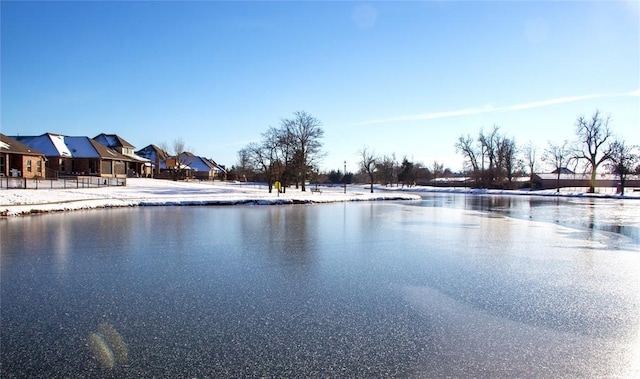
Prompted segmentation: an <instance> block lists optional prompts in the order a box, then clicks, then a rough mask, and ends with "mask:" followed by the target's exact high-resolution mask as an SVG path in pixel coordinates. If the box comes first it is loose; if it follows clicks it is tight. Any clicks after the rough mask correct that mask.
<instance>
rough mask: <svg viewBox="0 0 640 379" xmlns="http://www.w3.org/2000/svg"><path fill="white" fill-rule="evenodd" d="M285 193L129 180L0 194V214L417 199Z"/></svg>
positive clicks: (328, 190) (332, 191)
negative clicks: (118, 183) (117, 183)
mask: <svg viewBox="0 0 640 379" xmlns="http://www.w3.org/2000/svg"><path fill="white" fill-rule="evenodd" d="M311 188H312V186H310V187H308V188H307V191H306V192H302V191H301V190H299V189H298V190H296V189H295V188H288V189H287V191H286V193H281V194H278V193H277V192H276V191H275V190H274V192H273V193H268V191H267V188H266V186H263V185H256V184H246V183H224V182H215V183H214V184H212V183H210V182H209V183H205V182H203V183H200V182H174V181H168V180H156V179H137V178H131V179H127V185H126V186H125V187H101V188H81V189H38V190H30V189H2V190H0V215H2V216H14V215H23V214H30V213H44V212H59V211H69V210H80V209H92V208H107V207H126V206H143V205H235V204H294V203H329V202H343V201H375V200H419V199H420V197H419V196H417V195H415V194H410V193H398V192H381V193H374V194H370V193H365V192H364V190H363V187H361V186H358V187H351V188H349V190H348V191H347V193H346V194H345V193H344V189H343V188H342V187H324V186H323V187H319V188H320V189H321V192H320V193H318V192H311V191H310V189H311Z"/></svg>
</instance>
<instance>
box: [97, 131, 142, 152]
mask: <svg viewBox="0 0 640 379" xmlns="http://www.w3.org/2000/svg"><path fill="white" fill-rule="evenodd" d="M93 139H94V140H96V141H98V142H100V143H101V144H103V145H105V146H106V147H110V148H114V147H130V148H132V149H134V148H135V146H133V145H132V144H130V143H129V142H127V141H125V140H124V138H122V137H120V136H119V135H117V134H104V133H100V134H98V135H97V136H95V137H93Z"/></svg>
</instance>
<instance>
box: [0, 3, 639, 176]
mask: <svg viewBox="0 0 640 379" xmlns="http://www.w3.org/2000/svg"><path fill="white" fill-rule="evenodd" d="M1 11H2V12H1V18H2V19H1V21H2V26H1V27H2V30H1V31H2V34H1V42H2V45H1V53H2V55H1V63H2V67H1V75H2V76H1V96H2V97H1V108H2V109H1V110H2V114H1V122H2V124H1V127H0V130H1V131H2V133H4V134H7V135H16V134H21V135H39V134H42V133H44V132H54V133H60V134H66V135H88V136H91V137H93V136H95V135H97V134H99V133H102V132H104V133H116V134H118V135H120V136H121V137H123V138H125V139H126V140H128V141H129V142H131V143H132V144H134V145H136V147H137V148H142V147H144V146H146V145H148V144H151V143H154V144H161V143H163V142H165V143H167V144H168V145H171V143H172V141H173V140H175V139H176V138H181V139H182V140H184V142H185V143H186V145H187V147H188V148H189V149H190V150H191V151H192V152H194V153H195V154H198V155H202V156H206V157H211V158H213V159H215V160H216V161H218V162H219V163H221V164H225V165H228V166H231V165H233V164H234V163H235V162H236V161H237V159H236V152H237V151H238V150H239V149H241V148H242V147H243V146H245V145H246V144H247V143H249V142H251V141H257V140H259V139H260V134H261V133H262V132H264V131H266V130H267V128H268V127H269V126H277V125H278V124H279V122H280V119H281V118H284V117H289V116H291V115H292V113H293V112H294V111H298V110H305V111H307V112H309V113H311V114H312V115H314V116H315V117H317V118H318V119H319V120H320V121H321V122H322V123H323V128H324V130H325V138H324V145H325V151H326V152H327V155H326V157H325V159H324V161H323V162H322V164H321V168H322V169H342V166H343V163H342V162H343V161H345V160H346V161H347V162H348V170H351V171H353V170H357V161H358V150H360V149H361V148H362V147H363V146H368V147H369V148H370V149H373V150H374V151H375V152H377V153H378V154H380V155H382V154H388V155H389V154H392V153H395V154H396V157H397V158H398V159H401V158H402V157H403V156H407V157H409V158H410V159H412V160H414V161H421V162H423V163H424V164H426V165H431V164H432V163H433V161H434V160H438V161H439V162H443V163H444V164H445V165H446V166H448V167H450V168H452V169H454V170H459V169H461V168H462V161H463V160H462V157H461V156H460V155H457V154H456V152H455V148H454V144H455V142H456V140H457V138H458V137H459V136H461V135H466V134H471V135H473V136H476V135H477V134H478V132H479V131H480V129H481V128H482V127H484V128H485V129H486V130H488V129H490V128H492V127H493V125H494V124H496V125H499V126H500V127H501V130H502V132H503V133H504V134H506V135H508V136H511V137H513V138H515V139H516V142H517V143H518V144H519V145H521V146H522V145H524V144H526V143H528V141H529V140H531V141H533V142H534V144H536V145H537V146H538V147H539V149H540V150H542V149H544V148H545V147H546V145H547V141H548V140H553V141H558V142H560V141H562V140H564V139H569V140H571V139H573V138H574V124H575V120H576V118H577V117H578V116H580V115H591V114H592V113H593V112H594V111H595V110H596V109H600V110H601V111H603V112H605V113H609V114H611V124H610V126H611V128H612V129H613V130H614V132H615V133H616V134H617V135H618V136H620V137H621V138H624V139H625V140H626V141H627V143H630V144H640V96H639V95H640V93H639V89H640V21H639V20H640V2H638V1H599V2H587V1H584V2H582V1H576V2H573V1H562V2H551V1H549V2H545V1H531V2H518V1H511V2H491V1H489V2H484V1H483V2H479V1H478V2H475V1H468V2H455V1H438V2H418V1H414V2H342V1H335V2H308V1H286V2H270V1H262V2H244V1H243V2H214V1H201V2H154V1H148V2H7V1H2V3H1Z"/></svg>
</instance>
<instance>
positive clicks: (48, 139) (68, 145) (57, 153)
mask: <svg viewBox="0 0 640 379" xmlns="http://www.w3.org/2000/svg"><path fill="white" fill-rule="evenodd" d="M13 138H15V139H16V140H18V141H19V142H22V143H24V144H25V145H27V146H29V147H31V148H33V149H37V150H39V151H42V152H43V153H44V155H45V156H48V157H69V158H100V159H114V160H123V161H130V160H131V158H129V157H127V156H125V155H122V154H120V153H118V152H117V151H115V150H113V149H110V148H108V147H106V146H104V145H102V144H100V143H98V142H97V141H96V140H93V139H91V138H89V137H84V136H80V137H70V136H63V135H60V134H53V133H45V134H42V135H40V136H17V137H13Z"/></svg>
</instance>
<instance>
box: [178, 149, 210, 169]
mask: <svg viewBox="0 0 640 379" xmlns="http://www.w3.org/2000/svg"><path fill="white" fill-rule="evenodd" d="M181 155H182V156H186V157H187V158H186V159H183V160H184V162H183V163H185V164H188V165H189V167H191V168H192V169H193V170H197V171H213V170H216V167H215V166H214V165H213V164H212V163H211V162H209V161H208V160H207V159H206V158H202V157H199V156H197V155H193V154H191V153H189V152H185V153H182V154H181Z"/></svg>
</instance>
